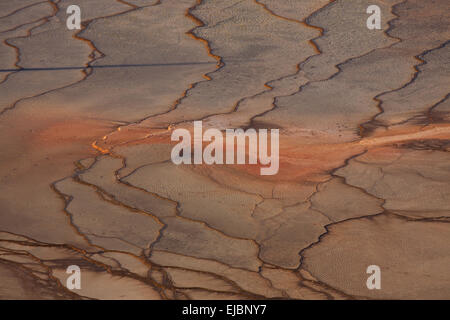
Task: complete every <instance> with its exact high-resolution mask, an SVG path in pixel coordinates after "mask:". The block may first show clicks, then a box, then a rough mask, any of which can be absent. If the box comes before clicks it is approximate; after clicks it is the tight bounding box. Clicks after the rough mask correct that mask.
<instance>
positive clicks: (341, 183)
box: [0, 0, 450, 299]
mask: <svg viewBox="0 0 450 320" xmlns="http://www.w3.org/2000/svg"><path fill="white" fill-rule="evenodd" d="M71 4H77V5H79V6H80V7H81V9H82V19H83V23H82V29H81V30H74V31H69V30H67V28H66V26H65V21H66V17H67V15H66V8H67V7H68V6H69V5H71ZM371 4H376V5H378V6H380V8H381V10H382V30H368V29H367V28H366V26H365V23H366V19H367V14H366V13H365V12H366V8H367V6H369V5H371ZM448 12H450V5H449V2H448V1H446V0H436V1H419V0H406V1H401V0H385V1H381V0H371V1H366V0H351V1H347V0H345V1H344V0H335V1H329V0H320V1H319V0H317V1H307V0H276V1H275V0H227V1H223V0H202V1H201V0H199V1H197V0H161V1H157V0H134V1H132V0H128V1H118V0H117V1H115V0H96V1H88V0H70V1H68V0H47V1H42V0H11V1H2V2H1V3H0V41H1V43H0V69H1V70H0V71H1V72H0V133H1V134H0V146H1V148H2V152H1V154H0V186H1V191H2V192H1V193H0V298H1V299H261V298H283V299H289V298H292V299H372V298H375V299H379V298H381V299H411V298H413V299H430V298H438V299H449V298H450V273H449V270H450V224H449V222H450V153H449V151H450V102H449V86H448V83H450V81H449V80H450V72H449V71H450V70H449V57H450V44H449V39H450V28H449V26H450V16H449V15H448ZM193 120H203V124H204V126H205V127H215V128H219V129H225V128H240V127H242V128H247V127H255V128H279V129H280V171H279V173H278V175H275V176H260V175H259V168H257V167H255V166H237V165H236V166H234V165H233V166H206V165H195V166H194V165H192V166H188V165H181V166H175V165H174V164H173V163H172V162H171V159H170V151H171V148H172V146H173V144H171V142H170V134H171V132H172V130H173V129H174V128H188V129H191V128H192V121H193ZM373 264H374V265H378V266H380V268H381V271H382V290H368V289H367V287H366V280H367V277H368V274H366V268H367V266H369V265H373ZM69 265H78V266H80V268H81V270H82V289H81V290H73V291H71V290H68V289H67V288H66V286H65V284H66V278H67V276H68V275H67V274H66V272H65V271H66V268H67V267H68V266H69Z"/></svg>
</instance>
